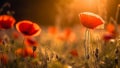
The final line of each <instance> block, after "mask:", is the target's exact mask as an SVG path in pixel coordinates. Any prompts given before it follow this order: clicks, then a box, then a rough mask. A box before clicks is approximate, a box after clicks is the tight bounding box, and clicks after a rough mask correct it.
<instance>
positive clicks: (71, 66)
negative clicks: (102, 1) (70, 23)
mask: <svg viewBox="0 0 120 68" xmlns="http://www.w3.org/2000/svg"><path fill="white" fill-rule="evenodd" d="M78 18H79V21H80V23H81V25H76V26H75V27H71V28H70V27H69V28H68V27H66V28H63V29H60V28H57V27H56V26H49V27H42V26H41V25H38V24H37V22H33V21H31V20H21V21H18V22H17V20H16V19H15V17H13V16H12V15H9V14H1V15H0V68H119V67H120V63H119V61H120V36H119V32H120V31H119V29H120V25H119V24H116V22H115V21H110V22H107V23H106V22H105V21H104V20H103V19H102V17H100V16H99V15H97V14H95V13H93V12H81V13H80V14H79V16H78Z"/></svg>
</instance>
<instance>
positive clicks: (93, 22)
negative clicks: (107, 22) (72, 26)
mask: <svg viewBox="0 0 120 68" xmlns="http://www.w3.org/2000/svg"><path fill="white" fill-rule="evenodd" d="M79 17H80V21H81V24H82V25H84V26H85V27H87V28H90V29H94V28H96V27H97V26H99V25H101V24H103V23H104V21H103V19H102V18H101V17H100V16H98V15H96V14H94V13H91V12H83V13H80V15H79Z"/></svg>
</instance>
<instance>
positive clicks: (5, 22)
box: [0, 15, 15, 29]
mask: <svg viewBox="0 0 120 68" xmlns="http://www.w3.org/2000/svg"><path fill="white" fill-rule="evenodd" d="M14 23H15V19H14V18H13V17H12V16H9V15H1V16H0V29H9V28H12V27H13V26H14Z"/></svg>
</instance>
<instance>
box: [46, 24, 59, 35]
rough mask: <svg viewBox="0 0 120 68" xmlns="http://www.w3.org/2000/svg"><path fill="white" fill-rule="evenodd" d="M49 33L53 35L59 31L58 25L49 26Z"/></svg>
mask: <svg viewBox="0 0 120 68" xmlns="http://www.w3.org/2000/svg"><path fill="white" fill-rule="evenodd" d="M48 33H50V34H51V35H55V34H56V33H57V29H56V27H52V26H51V27H48Z"/></svg>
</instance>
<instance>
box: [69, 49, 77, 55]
mask: <svg viewBox="0 0 120 68" xmlns="http://www.w3.org/2000/svg"><path fill="white" fill-rule="evenodd" d="M70 54H71V55H72V56H74V57H78V52H77V50H76V49H74V50H72V51H71V52H70Z"/></svg>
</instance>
